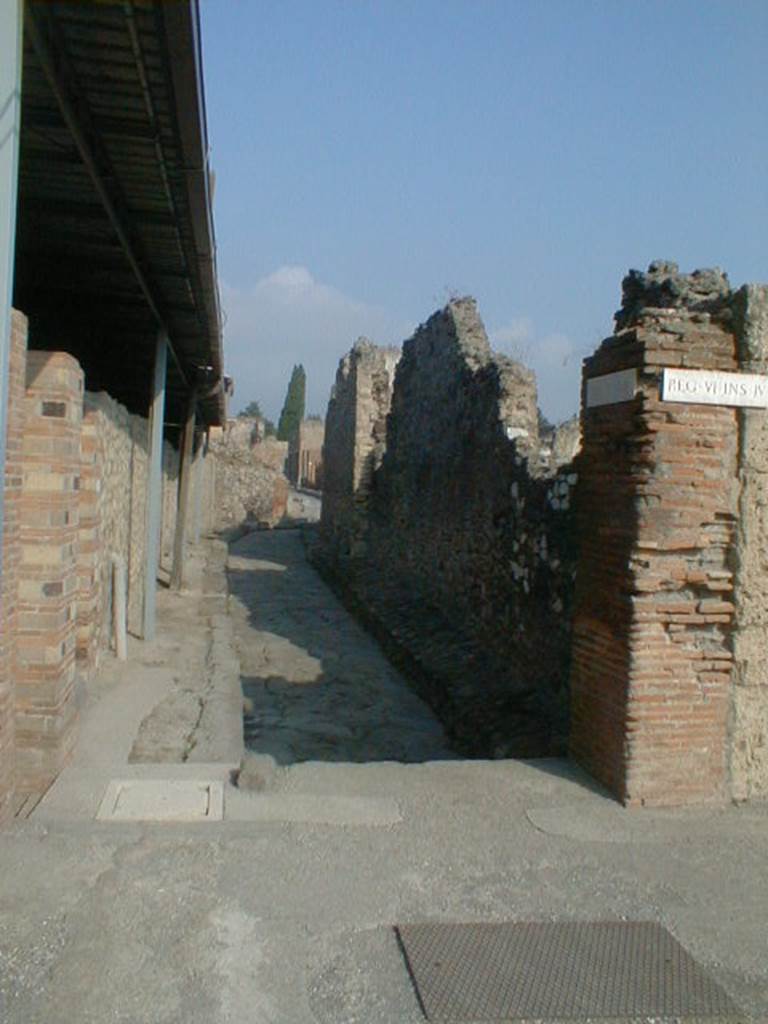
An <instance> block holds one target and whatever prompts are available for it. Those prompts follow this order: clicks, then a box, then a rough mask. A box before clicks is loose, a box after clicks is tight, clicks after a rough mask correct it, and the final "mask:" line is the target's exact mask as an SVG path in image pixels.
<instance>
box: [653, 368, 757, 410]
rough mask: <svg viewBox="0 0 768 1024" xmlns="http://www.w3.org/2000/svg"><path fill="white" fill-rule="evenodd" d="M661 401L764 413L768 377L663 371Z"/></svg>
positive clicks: (718, 372) (673, 370)
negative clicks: (731, 406)
mask: <svg viewBox="0 0 768 1024" xmlns="http://www.w3.org/2000/svg"><path fill="white" fill-rule="evenodd" d="M661 399H662V401H663V402H689V403H694V404H696V405H736V406H742V407H746V408H752V409H767V408H768V377H765V376H762V375H760V374H757V373H723V372H722V371H719V370H678V369H665V370H664V371H663V373H662V376H661Z"/></svg>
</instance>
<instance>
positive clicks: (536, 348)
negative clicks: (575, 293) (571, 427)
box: [489, 317, 584, 423]
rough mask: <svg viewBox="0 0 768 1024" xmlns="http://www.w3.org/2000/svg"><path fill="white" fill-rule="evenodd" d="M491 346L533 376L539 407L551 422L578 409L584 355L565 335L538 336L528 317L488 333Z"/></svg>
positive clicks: (563, 417) (566, 416)
mask: <svg viewBox="0 0 768 1024" xmlns="http://www.w3.org/2000/svg"><path fill="white" fill-rule="evenodd" d="M489 338H490V341H491V345H492V346H493V347H494V348H495V349H497V350H498V351H499V352H503V353H504V354H505V355H509V356H512V358H513V359H516V360H518V362H521V363H523V364H524V365H525V366H527V367H529V368H530V369H531V370H533V371H534V373H535V374H536V383H537V386H538V394H539V408H540V409H541V411H542V412H543V413H544V415H545V416H546V417H547V419H549V420H552V421H553V422H555V423H556V422H558V421H560V420H563V419H567V418H568V417H569V416H573V414H574V413H576V412H578V408H579V388H580V382H581V360H582V356H583V355H584V353H583V352H581V351H580V350H579V349H578V348H577V346H576V345H575V343H574V342H573V341H572V340H571V339H570V338H569V337H568V336H567V335H565V334H545V335H544V336H543V337H539V336H538V335H537V333H536V330H535V327H534V324H533V322H532V321H531V320H530V319H529V318H528V317H519V318H517V319H515V320H512V321H511V322H510V323H509V324H507V325H506V326H504V327H499V328H497V329H496V330H493V331H490V332H489Z"/></svg>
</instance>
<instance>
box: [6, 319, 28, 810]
mask: <svg viewBox="0 0 768 1024" xmlns="http://www.w3.org/2000/svg"><path fill="white" fill-rule="evenodd" d="M10 343H11V344H10V352H9V375H8V423H7V436H6V447H5V482H4V484H5V486H4V491H3V502H4V515H5V524H4V530H3V564H2V578H0V824H2V823H3V822H4V821H6V820H7V819H8V818H9V817H10V816H11V815H12V813H13V797H14V789H15V780H14V773H15V738H14V733H15V729H14V706H15V684H14V678H15V667H16V666H15V653H16V627H17V622H16V603H17V586H18V572H19V557H20V549H19V517H20V501H21V472H22V470H21V439H22V436H23V432H24V381H25V373H26V360H27V320H26V317H24V316H22V315H21V313H18V312H16V310H14V311H13V313H12V316H11V337H10Z"/></svg>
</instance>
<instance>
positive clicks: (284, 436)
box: [277, 363, 307, 441]
mask: <svg viewBox="0 0 768 1024" xmlns="http://www.w3.org/2000/svg"><path fill="white" fill-rule="evenodd" d="M306 390H307V375H306V374H305V373H304V367H303V366H302V365H301V363H299V365H298V366H294V368H293V372H292V373H291V379H290V382H289V384H288V391H287V392H286V395H285V402H283V411H282V412H281V413H280V420H279V422H278V424H277V437H278V440H280V441H290V439H291V438H292V437H293V435H294V434H295V433H296V432H297V431H298V429H299V424H300V423H301V421H302V420H303V419H304V399H305V394H306Z"/></svg>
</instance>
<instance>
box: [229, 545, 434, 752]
mask: <svg viewBox="0 0 768 1024" xmlns="http://www.w3.org/2000/svg"><path fill="white" fill-rule="evenodd" d="M228 568H229V585H230V593H231V599H230V606H231V611H232V614H233V616H234V620H235V628H236V632H237V638H238V648H239V655H240V660H241V671H242V674H243V689H244V692H245V695H246V697H247V698H249V699H250V701H251V704H252V710H251V712H250V713H249V714H248V715H247V717H246V723H245V725H246V743H247V745H248V747H249V748H250V749H251V750H253V751H255V752H257V753H260V754H271V755H272V756H273V757H274V758H275V759H276V760H277V762H278V763H279V764H283V765H286V764H293V763H295V762H299V761H308V760H320V761H353V762H354V761H356V762H363V761H401V762H409V763H412V762H420V761H431V760H444V759H451V758H453V757H454V755H453V754H452V753H451V751H450V749H449V748H448V746H447V743H446V739H445V736H444V734H443V730H442V727H441V726H440V724H439V722H438V721H437V720H436V719H435V718H434V716H433V715H432V712H431V711H430V710H429V708H428V707H427V706H426V705H425V704H424V703H423V702H422V701H421V700H420V699H419V698H418V697H417V696H416V695H415V694H414V693H413V692H412V691H411V690H410V689H409V687H408V684H407V683H406V682H405V680H404V679H403V677H402V676H401V675H400V674H399V673H398V672H397V671H396V670H395V669H394V668H393V667H392V666H391V665H390V664H389V662H388V661H387V660H386V658H385V656H384V654H383V653H382V652H381V650H380V649H379V647H378V646H377V644H376V643H375V641H374V640H372V639H371V637H370V636H369V635H368V634H367V633H366V632H365V631H364V630H363V629H362V628H361V627H360V626H359V625H358V624H357V623H356V622H355V621H354V620H353V619H352V617H351V616H350V615H349V613H348V612H347V611H346V610H345V609H344V608H343V606H342V605H341V604H340V603H339V601H338V600H337V599H336V597H335V596H334V595H333V594H332V593H331V591H330V590H329V589H328V588H327V586H326V585H325V584H324V583H323V581H322V580H321V579H320V577H319V576H318V575H317V573H316V572H315V570H314V569H312V567H311V566H310V565H309V564H308V563H307V561H306V558H305V555H304V548H303V544H302V541H301V535H300V533H299V531H298V530H276V531H271V532H270V531H258V532H255V533H251V534H248V535H247V536H245V537H243V538H241V539H240V540H239V541H237V542H236V543H235V544H234V545H233V546H232V549H231V554H230V558H229V564H228Z"/></svg>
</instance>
